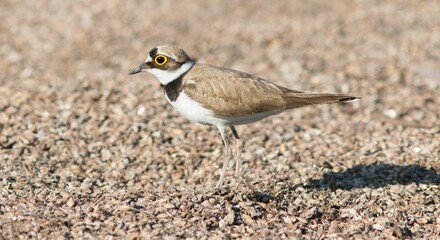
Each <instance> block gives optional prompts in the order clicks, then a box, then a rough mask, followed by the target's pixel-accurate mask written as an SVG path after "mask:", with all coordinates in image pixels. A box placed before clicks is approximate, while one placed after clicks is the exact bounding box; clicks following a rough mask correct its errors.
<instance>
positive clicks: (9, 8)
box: [0, 0, 440, 239]
mask: <svg viewBox="0 0 440 240" xmlns="http://www.w3.org/2000/svg"><path fill="white" fill-rule="evenodd" d="M439 13H440V2H439V1H429V0H426V1H394V0H389V1H367V0H365V1H348V0H347V1H317V0H314V1H299V0H298V1H296V0H295V1H291V0H285V1H252V2H245V1H242V2H240V3H238V2H236V1H221V0H218V1H209V2H208V1H189V0H188V1H186V0H185V1H167V0H160V1H159V0H157V1H116V0H108V1H91V0H81V1H50V0H40V1H18V0H6V1H5V0H3V1H1V2H0V18H1V19H2V20H1V21H0V70H1V74H0V239H3V238H4V239H18V238H49V239H60V238H66V239H69V238H93V237H96V238H104V237H105V238H133V237H144V238H168V239H173V238H199V239H206V238H208V237H209V238H217V239H220V238H226V239H227V238H246V237H252V238H254V239H262V238H274V239H279V238H282V237H284V238H311V239H318V238H326V239H327V238H330V239H331V238H335V239H336V238H341V239H347V238H396V239H401V238H411V237H413V238H435V237H437V238H438V237H440V230H439V229H440V214H439V212H440V200H439V194H440V186H439V184H440V157H439V156H440V107H439V106H440V94H439V92H440V17H439ZM164 43H174V44H176V45H178V46H180V47H181V48H183V49H185V50H186V52H187V53H188V54H189V55H190V56H191V57H192V58H194V59H196V60H197V61H199V62H203V63H210V64H213V65H219V66H224V67H230V68H234V69H238V70H241V71H245V72H249V73H251V74H254V75H257V76H260V77H263V78H265V79H268V80H270V81H272V82H274V83H276V84H279V85H283V86H286V87H289V88H293V89H298V90H313V91H323V92H324V91H326V92H339V93H350V94H353V95H356V96H361V97H362V98H363V99H362V101H360V102H357V103H352V104H345V105H341V104H339V105H338V104H336V105H330V106H318V107H310V108H304V109H297V110H294V111H290V112H286V113H283V114H281V115H278V116H274V117H271V118H268V119H266V120H264V121H261V122H259V123H255V124H252V125H247V126H239V127H238V129H237V130H238V131H239V133H240V134H241V137H242V139H243V140H245V142H246V143H245V148H244V153H243V159H244V180H243V181H239V182H237V181H236V180H235V179H234V177H233V167H232V164H233V162H232V161H231V162H230V164H231V165H230V168H229V171H228V175H227V178H226V180H227V181H226V187H224V188H223V189H221V190H211V191H207V190H208V189H210V188H212V187H213V186H214V185H215V183H216V181H217V179H218V177H219V174H220V167H221V160H222V152H223V148H222V143H221V138H220V136H219V134H218V131H217V130H216V129H215V128H213V127H209V126H204V125H199V124H194V123H190V122H188V121H187V120H186V119H184V118H183V117H182V116H180V115H179V114H178V113H177V112H176V111H174V110H173V109H172V107H171V106H169V105H168V103H167V102H166V99H165V98H164V96H163V93H162V90H161V88H160V86H159V83H158V81H157V80H156V79H154V77H153V76H151V75H148V74H138V75H135V76H128V71H129V70H130V69H132V68H134V67H136V66H138V65H139V64H141V63H142V62H143V61H144V59H145V58H146V54H147V52H148V51H149V50H150V49H151V48H153V47H154V46H155V45H159V44H164Z"/></svg>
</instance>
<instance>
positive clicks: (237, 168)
mask: <svg viewBox="0 0 440 240" xmlns="http://www.w3.org/2000/svg"><path fill="white" fill-rule="evenodd" d="M229 128H231V130H232V135H234V139H235V153H234V154H235V157H236V159H237V160H236V162H235V176H236V177H240V176H241V153H242V149H243V142H242V141H241V139H240V137H239V136H238V133H237V130H235V127H234V126H230V127H229Z"/></svg>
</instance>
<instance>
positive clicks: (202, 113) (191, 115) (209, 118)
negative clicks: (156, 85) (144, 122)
mask: <svg viewBox="0 0 440 240" xmlns="http://www.w3.org/2000/svg"><path fill="white" fill-rule="evenodd" d="M165 97H166V98H167V100H168V102H169V103H170V104H171V106H173V108H174V109H176V110H177V111H178V112H179V113H180V114H182V115H183V116H185V117H186V118H188V119H189V120H191V121H194V122H198V123H203V124H211V125H215V126H226V125H228V123H227V122H226V121H225V120H223V119H220V118H217V117H215V116H214V113H213V111H212V110H210V109H207V108H205V107H203V106H202V105H201V104H200V103H198V102H196V101H194V100H192V99H191V98H190V97H188V95H186V93H185V91H182V92H181V93H180V94H179V97H178V98H177V99H176V101H174V102H173V101H170V99H169V98H168V96H167V95H166V94H165Z"/></svg>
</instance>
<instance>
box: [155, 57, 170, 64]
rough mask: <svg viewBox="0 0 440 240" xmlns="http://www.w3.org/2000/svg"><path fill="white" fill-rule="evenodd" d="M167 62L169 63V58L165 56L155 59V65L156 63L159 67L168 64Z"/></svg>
mask: <svg viewBox="0 0 440 240" xmlns="http://www.w3.org/2000/svg"><path fill="white" fill-rule="evenodd" d="M167 61H168V58H167V57H166V56H164V55H157V56H156V57H155V58H154V63H156V64H157V65H159V66H162V65H164V64H165V63H167Z"/></svg>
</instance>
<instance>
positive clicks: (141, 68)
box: [128, 63, 147, 75]
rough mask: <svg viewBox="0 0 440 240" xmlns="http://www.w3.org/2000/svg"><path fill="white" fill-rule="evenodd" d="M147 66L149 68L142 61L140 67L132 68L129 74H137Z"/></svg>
mask: <svg viewBox="0 0 440 240" xmlns="http://www.w3.org/2000/svg"><path fill="white" fill-rule="evenodd" d="M145 68H147V64H145V63H142V64H141V65H140V66H139V67H137V68H135V69H133V70H131V71H130V72H129V73H128V74H129V75H133V74H136V73H140V72H142V70H143V69H145Z"/></svg>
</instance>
